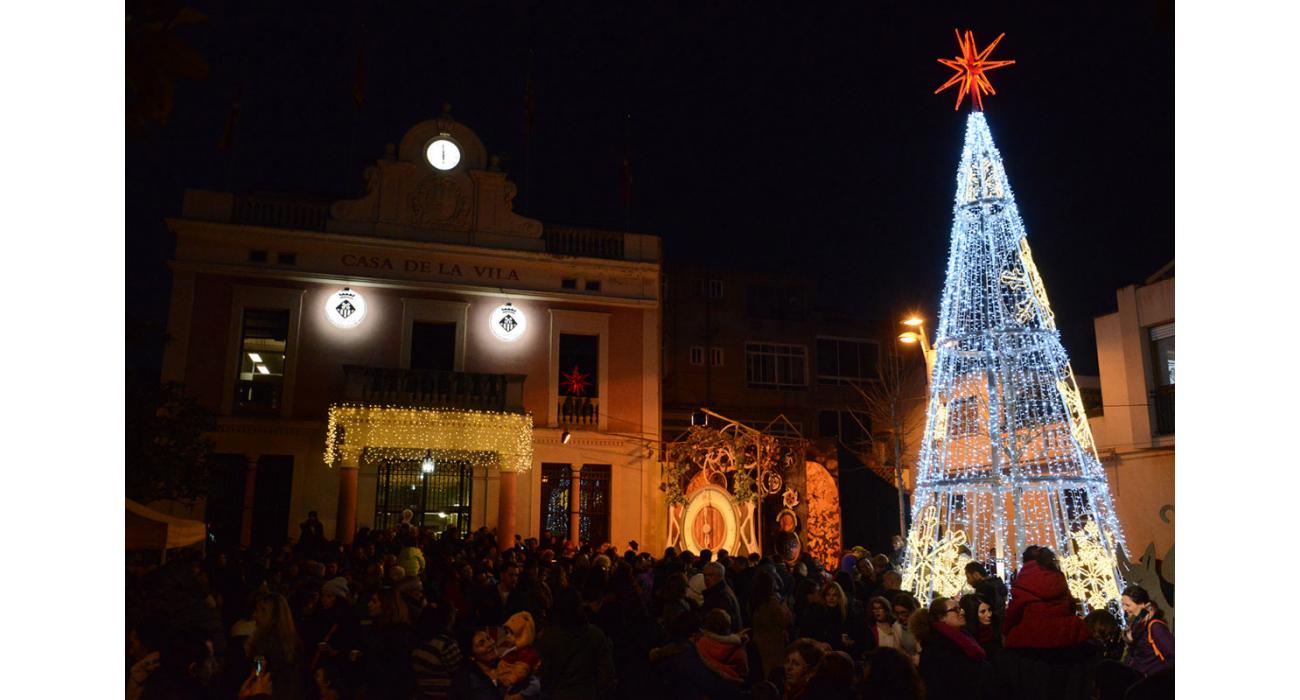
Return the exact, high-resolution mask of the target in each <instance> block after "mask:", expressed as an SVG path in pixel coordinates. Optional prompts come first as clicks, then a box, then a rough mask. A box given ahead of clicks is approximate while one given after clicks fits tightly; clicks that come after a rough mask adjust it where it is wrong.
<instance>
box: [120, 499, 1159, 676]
mask: <svg viewBox="0 0 1300 700" xmlns="http://www.w3.org/2000/svg"><path fill="white" fill-rule="evenodd" d="M301 532H302V535H301V537H300V538H298V540H297V541H296V542H295V543H294V544H293V545H292V546H286V547H284V548H283V549H281V550H278V551H277V550H274V549H272V548H264V549H262V550H261V551H256V552H220V551H216V550H215V548H212V549H209V551H208V552H207V553H206V554H204V553H200V552H196V551H187V552H182V553H180V554H178V555H173V556H172V557H171V558H170V560H169V561H167V563H166V564H165V565H161V566H159V565H157V564H156V563H153V562H151V561H149V560H148V558H147V557H139V556H137V557H132V558H129V559H128V566H127V627H128V639H127V657H128V658H127V700H145V699H153V698H178V699H191V698H195V699H197V698H202V699H205V700H207V699H215V698H221V699H225V698H245V697H269V698H293V699H313V698H319V699H321V700H336V699H349V698H356V699H359V700H387V699H390V698H392V699H401V700H410V699H411V698H421V699H435V698H466V699H472V700H525V699H528V700H535V699H547V698H550V699H554V700H569V699H573V700H579V699H587V698H591V699H593V700H594V699H597V698H661V697H662V698H674V700H693V699H695V698H742V697H752V698H756V699H766V698H782V699H784V700H793V699H796V698H799V699H807V700H814V699H821V698H835V699H849V698H863V699H873V698H881V699H885V700H893V699H895V698H898V699H907V700H913V699H920V698H927V699H929V700H945V699H947V698H962V699H963V700H979V699H980V698H1053V699H1055V698H1102V699H1103V700H1109V699H1110V698H1126V697H1128V698H1142V697H1165V696H1168V697H1172V688H1173V681H1172V674H1173V663H1174V648H1173V635H1172V633H1171V632H1170V629H1169V625H1168V624H1167V622H1165V621H1164V619H1163V615H1162V613H1161V611H1160V610H1159V608H1157V607H1156V606H1155V605H1154V604H1153V603H1152V602H1151V600H1150V597H1149V596H1148V595H1147V592H1146V591H1144V590H1143V589H1141V588H1138V587H1130V588H1128V589H1126V590H1125V591H1124V595H1123V598H1122V600H1123V613H1124V615H1125V618H1126V619H1125V624H1124V625H1123V626H1121V625H1120V624H1118V621H1117V620H1116V618H1115V616H1113V615H1112V614H1111V613H1109V612H1106V611H1094V612H1092V613H1090V614H1089V615H1088V616H1087V617H1082V616H1080V614H1079V606H1078V605H1077V604H1076V603H1075V601H1074V600H1073V599H1072V598H1071V597H1070V594H1069V590H1068V587H1067V586H1066V581H1065V578H1064V576H1063V575H1062V574H1061V572H1060V567H1059V565H1058V564H1057V560H1056V556H1055V554H1054V553H1053V552H1052V551H1051V550H1049V549H1046V548H1039V547H1030V548H1029V549H1028V550H1026V551H1025V552H1024V561H1023V564H1022V566H1021V568H1020V569H1019V571H1018V573H1017V575H1016V576H1015V578H1014V579H1013V581H1012V586H1011V588H1010V590H1008V589H1007V586H1006V584H1005V583H1004V582H1003V581H1002V579H1001V578H998V577H997V576H991V575H990V574H989V571H988V569H987V568H986V567H985V566H984V565H983V564H981V563H979V562H976V561H972V562H970V563H969V564H967V565H966V578H967V583H968V586H967V588H966V592H965V593H964V594H962V595H960V596H959V597H957V598H946V597H936V598H935V599H933V600H932V601H930V602H929V603H928V605H925V606H922V605H920V603H919V602H918V601H917V600H916V598H915V597H914V596H912V595H911V594H909V593H907V592H905V591H901V590H899V589H900V583H901V576H900V575H899V572H898V570H897V568H896V567H898V566H899V562H898V561H897V552H896V553H895V556H894V558H893V559H891V557H890V556H889V555H885V554H875V555H872V554H871V553H870V552H867V551H866V550H864V549H862V548H855V549H853V550H851V551H846V552H845V553H844V556H843V558H842V560H841V561H840V565H839V566H838V568H836V569H835V570H827V569H825V568H824V567H822V566H821V565H820V564H819V563H818V562H816V561H815V560H813V559H812V558H811V557H808V556H807V555H804V556H802V557H800V558H799V559H798V560H797V561H795V562H785V561H781V560H779V559H778V558H775V557H767V558H762V557H759V556H758V555H751V556H749V557H743V556H731V555H730V554H729V553H728V552H727V551H725V550H719V551H718V552H710V551H707V550H705V551H702V552H700V553H699V554H698V555H696V554H693V553H691V552H677V551H675V550H673V549H672V548H669V549H668V550H667V551H665V552H663V553H662V555H661V556H659V557H655V556H652V555H651V554H650V553H648V552H641V551H639V547H638V545H637V543H636V542H630V543H628V545H627V547H625V548H622V552H621V553H620V552H619V550H618V549H616V548H614V547H611V546H608V545H606V546H603V547H591V546H582V547H577V548H575V547H574V546H572V545H571V544H569V543H566V542H563V541H560V540H558V539H555V538H551V537H549V536H547V537H544V538H543V539H542V540H534V539H529V540H525V541H518V540H517V541H516V542H515V543H514V546H511V547H507V548H504V549H502V548H499V547H498V546H497V542H496V540H495V537H494V535H493V533H491V532H489V531H488V530H486V529H480V530H479V531H477V532H474V533H472V534H471V535H469V536H462V535H461V533H459V532H457V531H456V530H455V529H454V528H453V529H449V530H447V531H446V532H443V533H440V534H437V535H435V534H434V533H432V532H428V531H422V530H421V529H419V528H417V527H414V526H412V525H410V524H409V522H404V523H403V524H402V525H399V526H398V527H397V528H394V529H391V530H369V529H366V528H362V529H361V530H360V531H359V532H357V533H356V536H355V538H354V540H353V541H352V542H351V543H350V544H349V545H346V546H345V545H342V544H340V543H339V542H337V541H335V542H329V541H326V539H325V537H324V535H323V528H322V527H321V526H320V523H319V521H318V520H317V519H316V518H315V514H314V513H313V514H312V515H311V517H309V518H308V520H307V522H305V523H303V524H302V526H301Z"/></svg>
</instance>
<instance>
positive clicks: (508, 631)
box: [497, 612, 542, 698]
mask: <svg viewBox="0 0 1300 700" xmlns="http://www.w3.org/2000/svg"><path fill="white" fill-rule="evenodd" d="M501 630H502V634H503V635H504V637H503V639H502V641H503V642H504V644H505V646H506V651H505V652H504V653H502V654H501V661H499V662H497V683H499V684H500V685H501V686H502V687H504V688H506V694H507V695H522V696H524V697H526V698H528V697H536V696H537V695H539V694H540V691H541V684H540V682H539V680H538V678H537V669H538V667H539V666H541V664H542V657H541V655H540V654H538V653H537V650H536V649H534V648H533V638H534V637H535V636H536V633H537V626H536V624H535V623H534V622H533V616H532V615H531V614H530V613H527V612H517V613H515V614H514V615H511V616H510V619H508V620H506V624H505V626H504V627H502V628H501Z"/></svg>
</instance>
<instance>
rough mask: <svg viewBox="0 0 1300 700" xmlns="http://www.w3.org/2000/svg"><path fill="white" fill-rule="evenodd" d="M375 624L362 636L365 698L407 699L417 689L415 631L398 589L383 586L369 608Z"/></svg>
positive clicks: (371, 600) (371, 599)
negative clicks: (413, 656)
mask: <svg viewBox="0 0 1300 700" xmlns="http://www.w3.org/2000/svg"><path fill="white" fill-rule="evenodd" d="M367 609H368V611H369V613H370V617H371V619H372V622H371V624H370V626H369V627H368V628H367V629H366V630H365V631H364V633H363V634H362V640H363V646H364V649H363V652H362V659H361V660H362V663H363V665H364V667H365V672H364V673H365V684H366V690H367V693H366V697H367V698H370V699H372V700H380V699H384V700H388V699H391V700H406V698H409V697H410V696H411V691H412V690H413V689H414V687H415V684H414V678H413V673H412V671H411V648H412V647H414V646H415V630H414V628H413V627H412V626H411V622H410V617H409V613H408V611H407V608H406V604H405V603H404V602H402V597H401V595H400V594H398V592H397V590H396V589H395V588H392V587H384V588H383V589H380V591H379V592H378V593H376V594H375V595H374V596H372V597H371V598H370V602H369V604H368V606H367Z"/></svg>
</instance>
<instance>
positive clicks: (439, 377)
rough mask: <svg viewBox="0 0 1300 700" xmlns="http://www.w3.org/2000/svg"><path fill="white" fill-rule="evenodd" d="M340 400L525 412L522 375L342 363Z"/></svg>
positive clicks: (392, 404) (391, 404)
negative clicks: (341, 398)
mask: <svg viewBox="0 0 1300 700" xmlns="http://www.w3.org/2000/svg"><path fill="white" fill-rule="evenodd" d="M343 375H344V381H343V399H344V400H345V401H349V402H354V403H368V404H385V405H390V406H414V407H427V408H460V409H466V410H474V411H501V412H505V413H523V412H524V375H522V374H480V373H477V372H443V371H436V370H414V369H390V368H387V367H363V366H360V365H344V366H343Z"/></svg>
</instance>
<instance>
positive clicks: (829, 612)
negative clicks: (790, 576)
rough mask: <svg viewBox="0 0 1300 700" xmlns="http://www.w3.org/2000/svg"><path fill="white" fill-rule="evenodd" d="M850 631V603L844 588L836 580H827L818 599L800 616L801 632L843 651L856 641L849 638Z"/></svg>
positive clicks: (805, 635)
mask: <svg viewBox="0 0 1300 700" xmlns="http://www.w3.org/2000/svg"><path fill="white" fill-rule="evenodd" d="M848 631H849V603H848V599H847V597H846V596H845V595H844V589H843V588H840V585H839V584H838V583H835V582H834V581H827V582H826V583H825V584H824V585H823V586H822V588H821V595H820V596H819V597H818V599H817V601H816V602H814V603H813V604H812V605H809V606H808V609H807V610H805V611H804V613H803V615H802V616H801V617H800V619H799V633H800V634H801V635H803V636H804V637H807V638H809V639H815V640H817V641H819V642H821V643H823V644H826V645H828V646H830V647H831V648H832V649H836V650H840V651H842V650H844V649H847V648H848V647H849V646H850V644H851V643H852V641H856V640H849V639H848V638H847V637H848V634H847V633H848Z"/></svg>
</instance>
